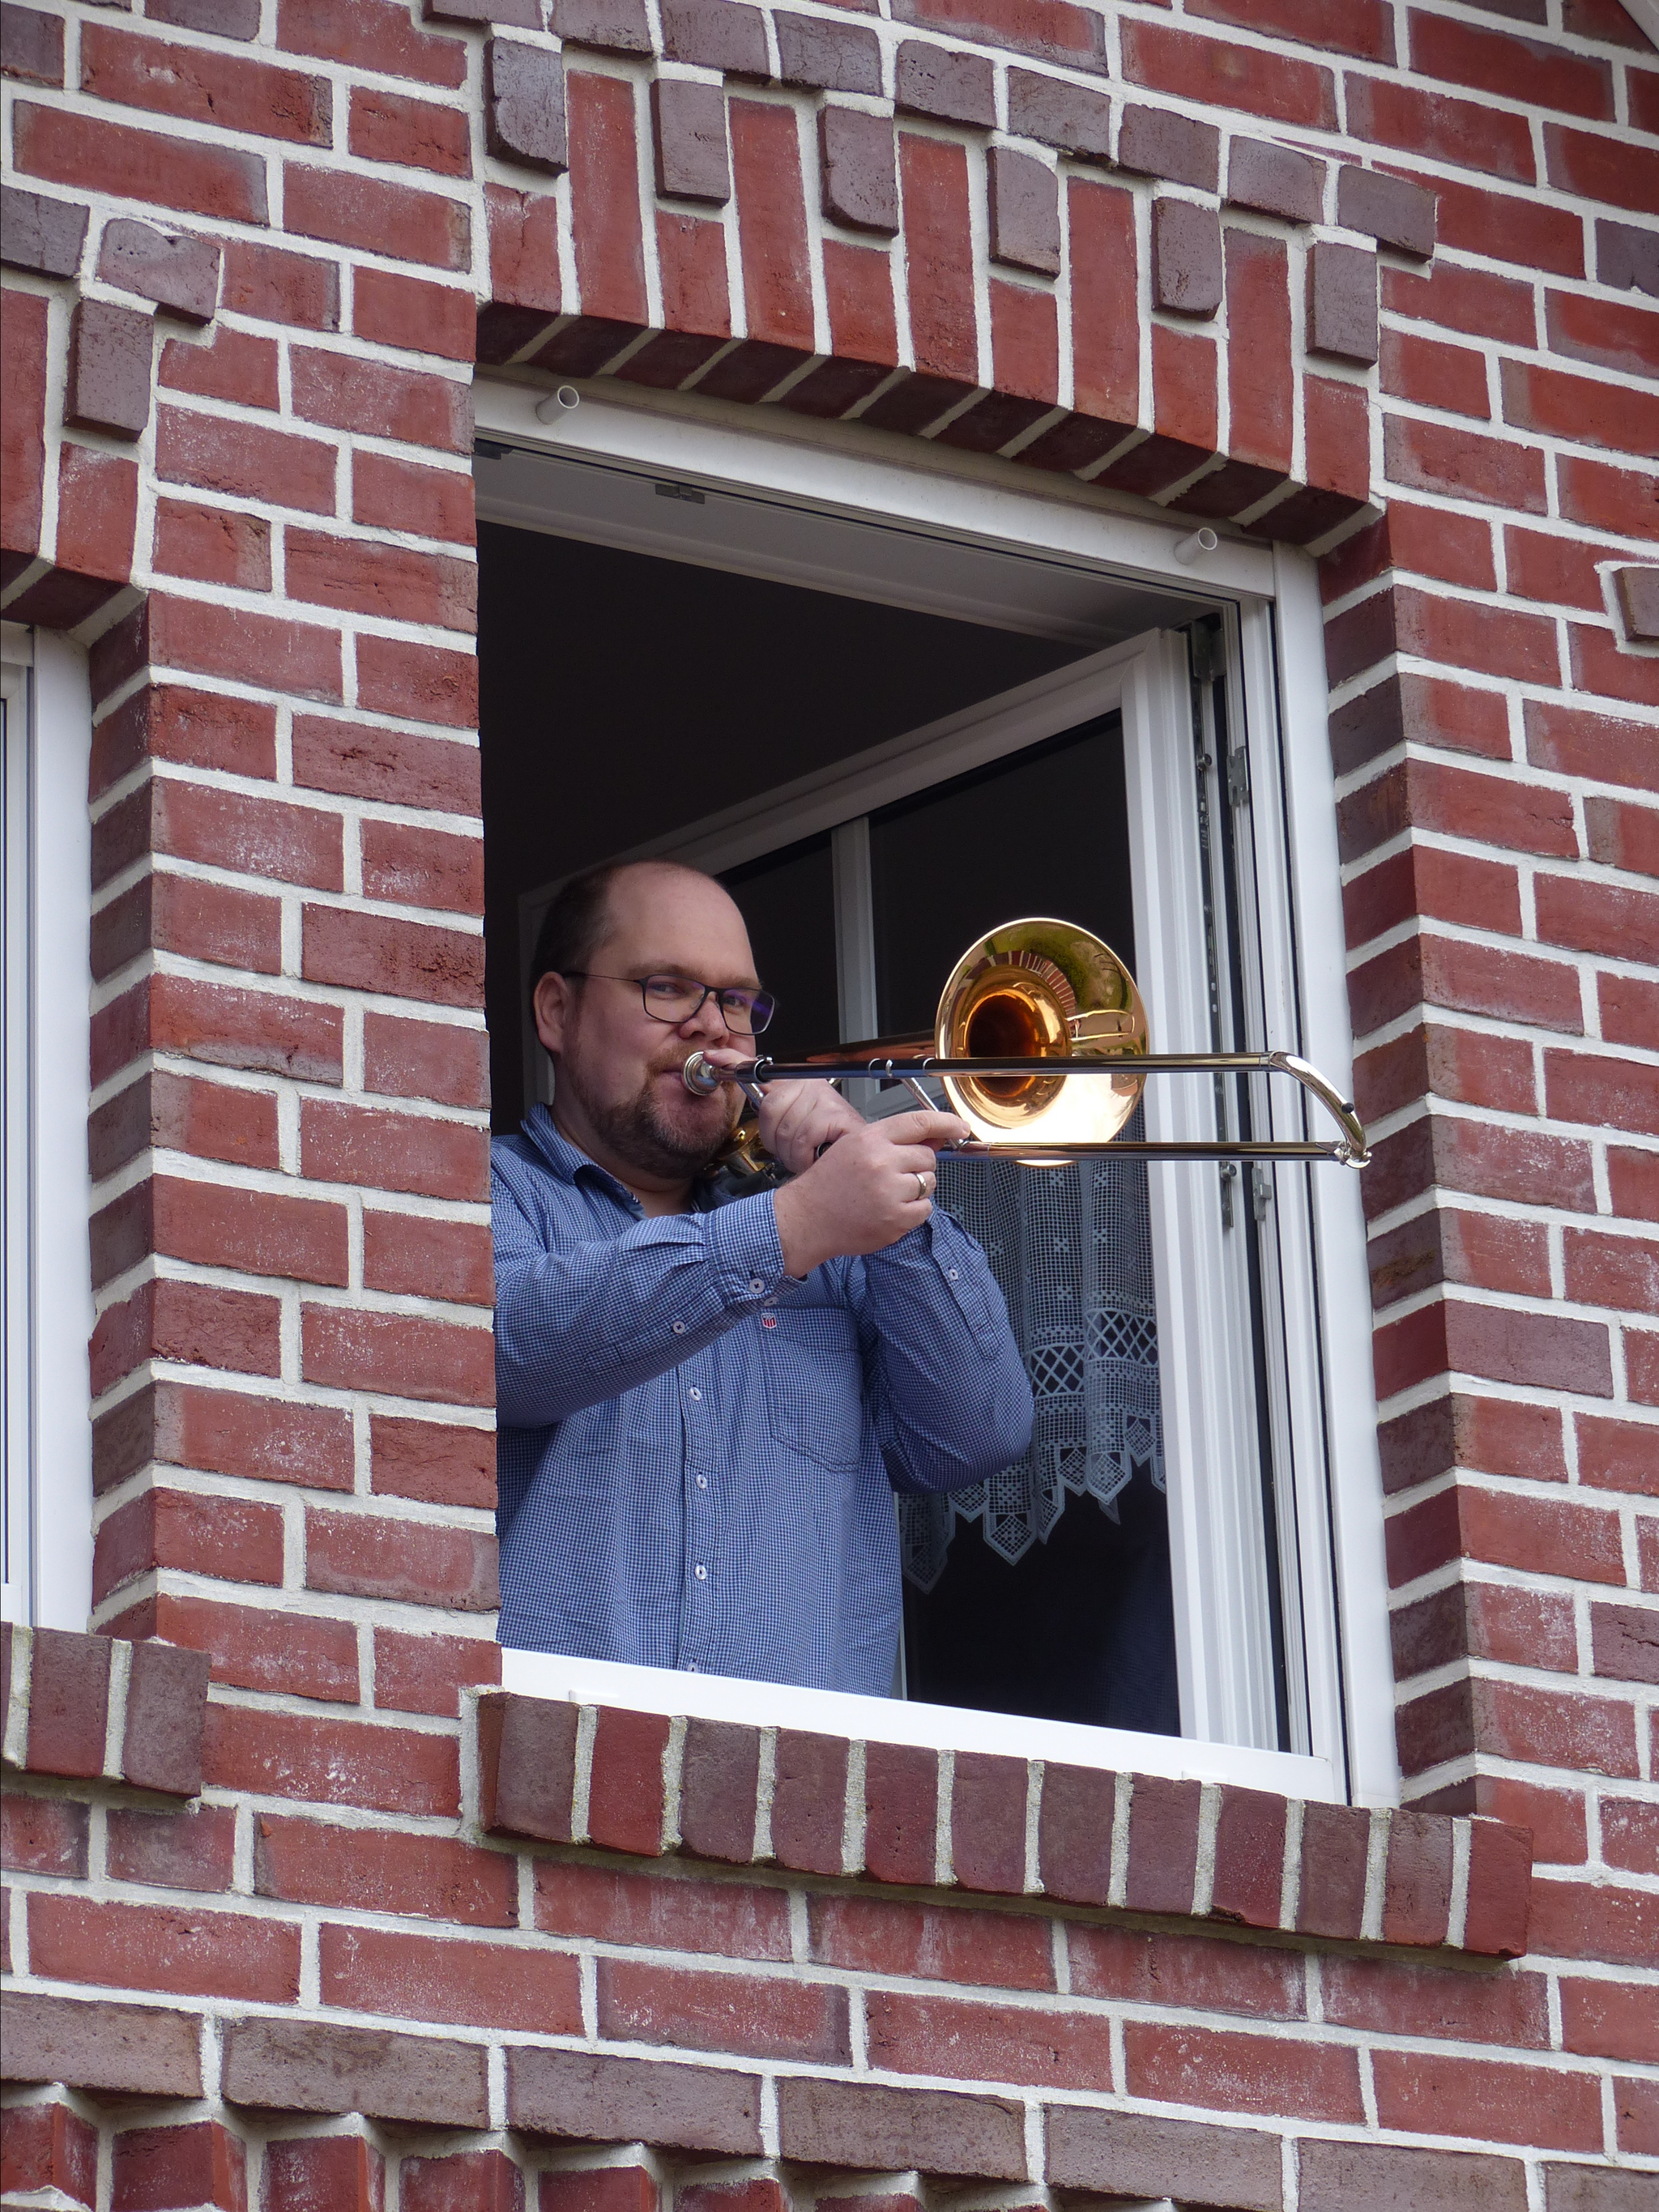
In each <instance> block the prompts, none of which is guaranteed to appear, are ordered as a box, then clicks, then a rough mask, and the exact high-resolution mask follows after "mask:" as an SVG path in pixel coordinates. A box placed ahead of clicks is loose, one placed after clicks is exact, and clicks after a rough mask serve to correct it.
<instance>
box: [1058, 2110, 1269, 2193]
mask: <svg viewBox="0 0 1659 2212" xmlns="http://www.w3.org/2000/svg"><path fill="white" fill-rule="evenodd" d="M1048 2181H1049V2184H1050V2185H1051V2186H1052V2187H1054V2188H1059V2189H1087V2190H1096V2191H1100V2192H1101V2193H1103V2194H1104V2195H1109V2196H1112V2197H1154V2198H1156V2197H1174V2198H1176V2199H1177V2200H1178V2201H1179V2202H1180V2203H1182V2205H1188V2204H1190V2205H1192V2206H1194V2207H1197V2206H1199V2205H1222V2206H1226V2207H1229V2208H1231V2212H1279V2207H1280V2205H1281V2204H1282V2203H1284V2196H1283V2181H1282V2178H1281V2170H1280V2155H1279V2137H1278V2136H1276V2135H1267V2134H1262V2133H1259V2132H1257V2131H1256V2130H1250V2129H1244V2128H1218V2127H1210V2126H1206V2125H1204V2124H1201V2123H1199V2122H1196V2121H1188V2120H1164V2119H1152V2118H1149V2117H1147V2116H1146V2115H1145V2114H1142V2113H1139V2112H1088V2111H1086V2110H1083V2109H1080V2108H1079V2107H1078V2106H1066V2107H1064V2108H1062V2109H1059V2110H1056V2111H1053V2112H1050V2113H1049V2114H1048Z"/></svg>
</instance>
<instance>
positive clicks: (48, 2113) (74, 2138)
mask: <svg viewBox="0 0 1659 2212" xmlns="http://www.w3.org/2000/svg"><path fill="white" fill-rule="evenodd" d="M14 13H18V14H21V9H16V10H14V9H11V8H8V9H7V10H6V14H7V15H12V14H14ZM3 20H4V19H3V18H0V21H3ZM6 65H7V69H8V70H9V69H10V57H9V53H8V56H7V64H6ZM0 2187H3V2188H4V2189H5V2190H6V2191H7V2192H8V2193H10V2192H11V2191H14V2190H15V2191H23V2190H33V2189H39V2190H41V2191H46V2190H48V2189H50V2190H53V2191H61V2194H60V2195H58V2196H57V2197H55V2198H54V2199H53V2200H52V2201H54V2202H56V2203H60V2204H69V2203H74V2204H77V2205H85V2206H87V2207H88V2208H90V2207H91V2206H92V2205H94V2204H95V2203H97V2201H98V2130H97V2129H96V2128H94V2127H91V2126H88V2124H87V2122H86V2121H85V2120H83V2119H82V2118H81V2116H80V2114H79V2113H78V2112H71V2111H70V2109H69V2107H68V2106H67V2105H65V2104H64V2103H62V2102H60V2101H59V2100H58V2099H57V2098H55V2097H54V2098H53V2099H52V2100H50V2101H49V2102H47V2103H44V2104H38V2105H13V2106H8V2107H7V2108H6V2110H5V2112H4V2113H3V2114H0ZM37 2202H46V2199H45V2197H41V2198H39V2199H37Z"/></svg>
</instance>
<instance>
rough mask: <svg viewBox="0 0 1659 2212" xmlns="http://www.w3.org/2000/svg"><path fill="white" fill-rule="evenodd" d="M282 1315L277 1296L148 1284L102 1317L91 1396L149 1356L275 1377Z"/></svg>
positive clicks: (188, 1285) (279, 1358)
mask: <svg viewBox="0 0 1659 2212" xmlns="http://www.w3.org/2000/svg"><path fill="white" fill-rule="evenodd" d="M279 1315H280V1308H279V1306H278V1304H277V1301H276V1299H275V1298H267V1297H255V1296H253V1295H252V1294H250V1293H248V1292H246V1291H226V1290H220V1289H218V1288H216V1287H215V1286H213V1285H207V1284H200V1283H184V1282H178V1281H172V1280H161V1281H159V1282H155V1283H145V1284H143V1285H141V1286H140V1287H139V1288H138V1289H137V1291H134V1292H133V1294H132V1296H131V1297H130V1298H128V1299H126V1300H125V1303H124V1304H120V1305H118V1306H111V1307H109V1308H107V1309H106V1310H105V1311H104V1313H103V1314H101V1315H100V1317H99V1321H98V1325H97V1327H96V1328H94V1331H93V1334H92V1346H91V1358H92V1379H93V1394H94V1396H98V1395H101V1394H102V1393H103V1392H104V1391H105V1390H107V1389H110V1388H111V1387H112V1384H114V1383H117V1382H118V1381H119V1380H120V1378H121V1376H123V1375H127V1374H130V1373H131V1371H132V1370H133V1368H134V1367H136V1366H137V1364H139V1362H140V1361H141V1360H144V1359H149V1358H158V1359H176V1360H180V1361H182V1362H184V1363H185V1364H187V1365H191V1366H200V1367H219V1368H226V1369H229V1370H233V1371H235V1372H239V1373H241V1374H245V1375H270V1376H275V1375H276V1374H278V1373H279V1372H280V1371H281V1367H282V1354H281V1346H280V1343H279V1340H278V1322H279Z"/></svg>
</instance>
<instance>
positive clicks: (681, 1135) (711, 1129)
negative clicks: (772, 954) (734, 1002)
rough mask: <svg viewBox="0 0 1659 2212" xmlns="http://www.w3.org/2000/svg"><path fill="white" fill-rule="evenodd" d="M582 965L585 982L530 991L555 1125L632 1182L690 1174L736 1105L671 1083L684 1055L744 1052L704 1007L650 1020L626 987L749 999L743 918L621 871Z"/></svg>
mask: <svg viewBox="0 0 1659 2212" xmlns="http://www.w3.org/2000/svg"><path fill="white" fill-rule="evenodd" d="M587 966H588V968H589V969H590V970H591V971H592V973H591V975H590V977H589V979H588V980H587V981H580V982H569V983H565V984H561V983H558V982H557V981H556V979H554V978H552V977H550V976H544V978H543V981H542V985H541V987H540V988H539V989H538V993H537V998H536V1015H537V1023H536V1026H537V1031H538V1035H539V1036H540V1037H541V1041H542V1042H543V1043H544V1045H545V1046H546V1047H547V1048H548V1050H549V1051H550V1053H551V1054H553V1055H554V1057H555V1060H556V1063H557V1100H558V1112H559V1119H560V1121H561V1122H562V1123H563V1124H564V1125H565V1126H566V1127H567V1130H568V1133H569V1134H570V1135H571V1136H572V1137H573V1138H574V1139H575V1140H576V1141H577V1142H578V1143H581V1142H582V1140H583V1138H584V1136H586V1135H593V1136H598V1137H599V1138H600V1139H603V1140H604V1143H605V1146H607V1147H608V1148H609V1150H610V1151H611V1152H613V1153H614V1154H615V1155H616V1157H617V1158H618V1159H619V1160H620V1161H622V1162H623V1163H624V1164H627V1165H629V1166H632V1167H634V1168H636V1169H637V1170H640V1172H641V1174H644V1175H649V1176H665V1177H668V1178H674V1177H678V1176H694V1175H696V1174H698V1173H700V1172H701V1171H702V1170H703V1169H704V1168H706V1167H707V1166H708V1164H709V1163H710V1161H712V1160H713V1159H714V1158H715V1156H716V1155H717V1154H718V1153H719V1152H720V1149H721V1147H722V1146H723V1145H724V1144H725V1142H726V1138H727V1137H728V1135H729V1134H730V1133H731V1129H732V1122H733V1121H734V1119H735V1117H736V1114H737V1112H738V1105H739V1102H738V1097H737V1094H736V1093H735V1092H734V1091H732V1090H730V1089H727V1088H725V1087H722V1088H721V1089H720V1090H719V1091H716V1092H715V1093H714V1096H713V1097H708V1098H699V1097H694V1096H693V1095H692V1093H691V1092H690V1091H688V1090H687V1089H686V1087H685V1083H684V1076H683V1073H682V1071H683V1069H684V1066H685V1062H686V1060H687V1057H688V1056H689V1055H690V1054H691V1053H693V1052H695V1051H696V1050H697V1049H698V1048H700V1047H702V1046H709V1045H712V1046H727V1047H734V1048H737V1049H738V1050H739V1051H744V1052H752V1051H753V1050H754V1045H753V1042H752V1041H751V1040H750V1038H749V1037H747V1036H733V1034H732V1032H731V1031H730V1030H728V1029H727V1028H726V1023H725V1019H724V1018H723V1016H722V1015H721V1013H720V1005H719V1002H718V1000H714V999H708V1000H705V1001H704V1002H703V1005H702V1009H701V1011H700V1012H698V1013H696V1015H694V1016H693V1017H692V1018H691V1019H690V1021H684V1022H679V1023H676V1024H670V1023H666V1022H661V1021H656V1020H653V1018H652V1017H651V1016H650V1015H649V1014H647V1012H646V1011H645V1007H644V1005H643V1002H642V1000H641V994H640V991H639V987H638V982H637V981H636V980H635V979H637V978H639V977H641V976H646V975H681V976H684V977H687V978H688V979H690V980H691V981H696V982H699V983H713V984H714V985H715V986H716V987H719V988H721V989H725V988H728V987H742V986H746V987H748V988H750V989H751V990H752V989H753V988H755V987H756V986H757V983H758V981H759V978H758V977H757V975H756V974H755V963H754V955H753V953H752V952H751V951H750V947H749V933H748V931H747V930H746V929H745V928H744V921H743V916H742V915H740V914H739V913H738V909H737V908H736V907H735V906H734V905H733V904H732V901H731V900H730V899H729V898H728V897H727V896H726V893H725V892H724V891H723V890H721V889H720V885H719V884H714V883H710V882H708V881H707V880H706V879H705V878H702V877H698V876H691V875H683V874H681V873H679V872H678V871H674V870H670V869H666V868H664V869H658V868H652V867H641V868H639V869H630V870H629V872H627V873H626V874H624V875H623V876H620V877H618V878H617V880H616V881H615V882H614V883H613V884H611V892H610V896H609V899H608V901H607V915H606V923H605V933H604V935H603V936H602V938H601V939H600V941H599V944H598V945H596V946H595V947H594V949H593V951H592V953H591V954H590V955H589V957H588V961H587ZM617 977H621V978H623V981H614V980H611V979H614V978H617Z"/></svg>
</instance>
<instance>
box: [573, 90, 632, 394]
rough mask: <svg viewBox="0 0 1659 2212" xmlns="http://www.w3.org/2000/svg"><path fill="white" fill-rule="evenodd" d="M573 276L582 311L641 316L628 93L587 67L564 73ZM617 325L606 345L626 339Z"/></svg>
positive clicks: (628, 321) (618, 318)
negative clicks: (568, 144) (568, 147)
mask: <svg viewBox="0 0 1659 2212" xmlns="http://www.w3.org/2000/svg"><path fill="white" fill-rule="evenodd" d="M565 100H566V104H567V112H568V123H569V134H570V191H571V206H572V210H573V215H572V228H573V234H574V250H575V257H576V274H577V277H578V280H579V282H580V285H581V298H582V307H583V310H584V313H586V314H588V315H591V316H594V317H599V318H608V319H611V320H612V321H615V322H617V323H618V324H620V325H628V326H638V325H642V324H643V322H644V320H645V315H646V295H645V262H644V246H643V242H642V239H641V229H640V208H639V187H638V181H637V178H638V171H637V167H636V158H635V139H634V105H633V94H632V93H631V91H630V90H629V88H628V87H627V86H625V85H623V84H619V83H616V82H612V81H611V80H610V79H608V78H605V77H599V76H594V75H592V73H591V72H590V71H587V70H567V71H566V75H565ZM627 335H628V331H626V330H619V331H618V332H617V336H616V337H615V340H614V342H613V343H611V347H610V350H611V352H614V351H615V350H616V349H617V346H620V345H622V344H623V343H625V342H626V337H627Z"/></svg>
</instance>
